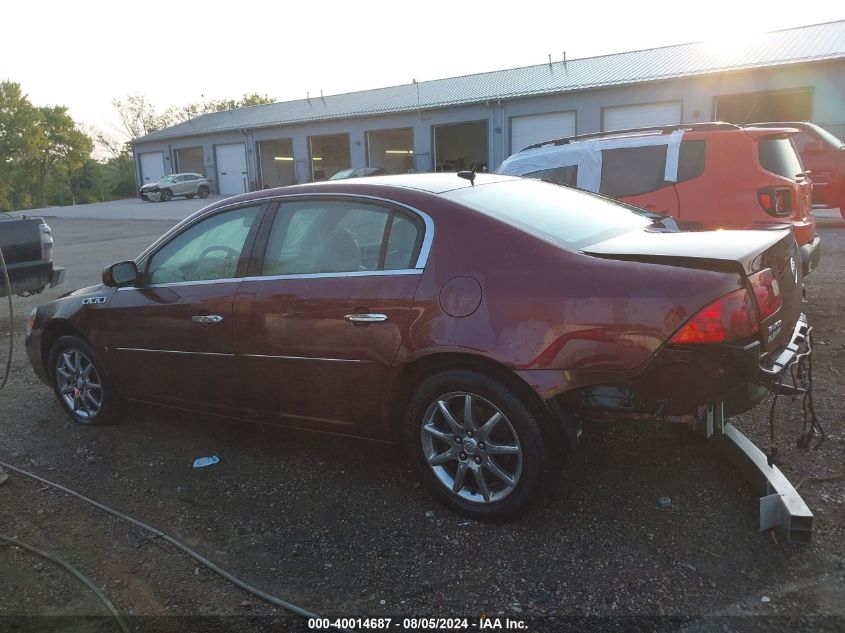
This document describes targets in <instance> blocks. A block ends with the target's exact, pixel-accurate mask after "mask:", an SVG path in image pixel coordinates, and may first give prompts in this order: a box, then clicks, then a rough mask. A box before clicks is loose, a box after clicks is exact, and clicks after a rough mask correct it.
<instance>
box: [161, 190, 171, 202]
mask: <svg viewBox="0 0 845 633" xmlns="http://www.w3.org/2000/svg"><path fill="white" fill-rule="evenodd" d="M172 199H173V192H172V191H170V189H162V190H161V201H162V202H167V201H168V200H172Z"/></svg>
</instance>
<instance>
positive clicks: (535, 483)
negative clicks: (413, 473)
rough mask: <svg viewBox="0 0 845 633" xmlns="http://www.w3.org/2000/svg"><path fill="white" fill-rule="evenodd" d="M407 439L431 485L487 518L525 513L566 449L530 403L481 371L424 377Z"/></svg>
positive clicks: (458, 506) (459, 508)
mask: <svg viewBox="0 0 845 633" xmlns="http://www.w3.org/2000/svg"><path fill="white" fill-rule="evenodd" d="M467 398H469V402H470V413H471V417H472V420H471V421H470V424H469V425H467V423H466V422H467V421H466V418H465V413H464V412H465V407H466V404H467ZM444 406H445V409H446V410H447V411H448V412H449V414H450V416H451V421H450V420H449V416H447V415H446V413H445V412H444ZM494 418H495V419H496V422H493V420H494ZM403 439H404V443H405V448H406V451H407V452H408V456H409V457H410V459H411V461H412V462H413V464H414V467H415V468H416V469H417V472H418V474H419V476H420V478H421V479H422V481H423V482H424V483H425V484H426V485H427V486H428V488H429V489H430V490H431V491H432V493H434V495H435V496H436V497H438V498H439V499H440V500H441V501H442V502H443V503H444V504H445V505H447V506H448V507H449V508H451V509H452V510H454V511H455V512H457V513H458V514H461V515H463V516H466V517H470V518H473V519H478V520H482V521H504V520H507V519H511V518H513V517H516V516H518V515H520V514H522V513H524V512H525V510H526V509H527V508H528V507H529V506H530V505H531V503H533V502H534V501H535V500H536V498H537V497H538V495H539V494H540V492H541V491H543V489H544V488H545V486H546V484H550V483H554V481H553V480H554V479H555V477H554V474H555V473H557V472H559V471H558V470H557V465H558V457H557V456H558V455H559V451H556V450H555V449H554V447H555V443H554V442H553V441H552V440H551V439H550V436H549V435H548V434H547V433H545V432H544V429H543V428H542V425H541V422H540V421H539V420H538V419H537V418H536V417H535V415H534V414H533V413H532V412H531V409H530V407H529V406H527V405H526V403H525V402H524V401H523V400H522V399H521V398H520V397H519V396H518V395H517V394H516V393H515V392H514V391H513V390H512V389H511V388H510V387H508V386H507V385H505V384H503V383H502V382H500V381H498V380H495V379H493V378H490V377H489V376H486V375H484V374H482V373H479V372H476V371H470V370H452V371H447V372H444V373H441V374H437V375H435V376H432V377H431V378H429V379H427V380H425V381H424V382H422V383H421V384H420V385H419V386H418V387H417V389H416V390H415V391H414V394H413V395H412V396H411V400H410V402H409V405H408V409H407V415H406V419H405V424H404V429H403ZM492 446H495V452H494V451H493V450H491V447H492ZM432 461H433V462H435V463H434V464H432V463H431V462H432ZM496 471H498V472H499V474H498V475H497V474H496ZM461 472H463V475H461ZM479 477H480V479H479ZM485 488H486V490H485ZM456 489H457V491H456Z"/></svg>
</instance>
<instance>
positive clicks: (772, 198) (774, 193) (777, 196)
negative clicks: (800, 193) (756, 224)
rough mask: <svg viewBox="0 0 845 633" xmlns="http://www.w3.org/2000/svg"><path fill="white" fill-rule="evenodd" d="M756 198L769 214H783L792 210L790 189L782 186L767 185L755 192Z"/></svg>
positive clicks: (787, 213)
mask: <svg viewBox="0 0 845 633" xmlns="http://www.w3.org/2000/svg"><path fill="white" fill-rule="evenodd" d="M757 200H759V201H760V206H761V207H763V211H765V212H766V213H768V214H769V215H775V216H784V215H789V214H790V213H791V212H792V191H790V190H789V189H785V188H783V187H777V188H775V187H769V188H767V189H760V191H758V192H757Z"/></svg>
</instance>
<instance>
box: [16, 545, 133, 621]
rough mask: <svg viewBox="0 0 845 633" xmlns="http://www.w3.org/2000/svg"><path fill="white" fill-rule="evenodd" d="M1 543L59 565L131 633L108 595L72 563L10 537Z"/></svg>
mask: <svg viewBox="0 0 845 633" xmlns="http://www.w3.org/2000/svg"><path fill="white" fill-rule="evenodd" d="M0 541H3V542H5V543H8V544H9V545H13V546H15V547H19V548H21V549H25V550H27V551H29V552H32V553H33V554H36V555H38V556H40V557H41V558H45V559H47V560H49V561H50V562H53V563H55V564H56V565H58V566H59V567H61V568H62V569H64V570H65V571H66V572H68V573H70V574H72V575H73V576H74V577H75V578H76V579H77V580H78V581H79V582H81V583H82V584H83V585H85V586H86V587H87V588H88V589H90V590H91V591H92V592H94V595H96V596H97V597H98V598H99V599H100V602H102V603H103V604H104V605H105V607H106V609H108V610H109V613H111V614H112V617H114V619H115V621H117V625H118V626H119V627H120V630H121V631H123V633H129V627H128V626H126V622H124V621H123V618H121V617H120V613H118V612H117V609H115V608H114V605H113V604H112V602H111V600H109V599H108V597H107V596H106V594H104V593H103V592H102V591H100V588H99V587H97V585H95V584H94V583H93V582H91V580H90V579H89V578H88V577H87V576H86V575H85V574H83V573H82V572H81V571H79V570H78V569H76V567H74V566H73V565H71V564H70V563H67V562H65V561H63V560H62V559H61V558H59V557H57V556H53V555H52V554H50V553H49V552H45V551H44V550H42V549H38V548H37V547H35V546H34V545H30V544H29V543H24V542H23V541H19V540H18V539H14V538H12V537H10V536H5V535H3V534H0Z"/></svg>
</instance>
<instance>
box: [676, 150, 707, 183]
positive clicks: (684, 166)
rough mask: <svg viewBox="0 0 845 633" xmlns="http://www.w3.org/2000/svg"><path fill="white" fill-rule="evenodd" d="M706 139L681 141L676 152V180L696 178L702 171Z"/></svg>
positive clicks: (682, 180)
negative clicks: (679, 149) (677, 152)
mask: <svg viewBox="0 0 845 633" xmlns="http://www.w3.org/2000/svg"><path fill="white" fill-rule="evenodd" d="M706 149H707V143H706V141H681V151H680V153H679V154H678V182H684V181H686V180H692V179H693V178H698V177H699V176H700V175H701V174H702V173H704V153H705V150H706Z"/></svg>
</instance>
